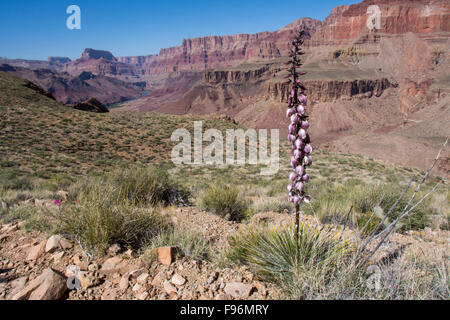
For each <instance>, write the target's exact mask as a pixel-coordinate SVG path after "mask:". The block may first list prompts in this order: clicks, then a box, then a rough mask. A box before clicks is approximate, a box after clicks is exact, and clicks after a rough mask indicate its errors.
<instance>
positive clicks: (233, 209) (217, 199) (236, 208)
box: [199, 185, 248, 221]
mask: <svg viewBox="0 0 450 320" xmlns="http://www.w3.org/2000/svg"><path fill="white" fill-rule="evenodd" d="M199 208H200V209H201V210H205V211H208V212H212V213H214V214H217V215H220V216H221V217H225V218H229V220H233V221H239V220H241V219H242V217H243V216H244V214H245V211H246V210H247V208H248V204H247V203H246V201H245V200H244V199H243V198H242V196H241V195H240V194H239V190H238V189H237V188H235V187H232V186H228V185H224V186H219V185H211V186H209V187H208V188H207V189H206V190H205V191H204V192H203V194H202V195H201V197H200V200H199Z"/></svg>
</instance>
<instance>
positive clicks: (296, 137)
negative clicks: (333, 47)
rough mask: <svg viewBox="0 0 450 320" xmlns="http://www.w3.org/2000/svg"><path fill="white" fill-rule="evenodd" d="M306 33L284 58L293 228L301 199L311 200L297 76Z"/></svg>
mask: <svg viewBox="0 0 450 320" xmlns="http://www.w3.org/2000/svg"><path fill="white" fill-rule="evenodd" d="M305 35H306V33H305V32H304V31H300V32H299V34H298V35H297V37H296V38H295V40H294V41H293V42H292V49H291V50H290V52H289V57H290V60H289V61H288V62H286V64H287V65H289V68H288V72H289V74H288V75H287V76H286V78H288V79H289V80H288V81H287V83H286V84H287V85H291V86H292V90H291V92H290V96H289V98H288V109H287V111H286V116H287V117H288V118H290V121H291V123H290V125H289V129H288V130H289V135H288V140H289V142H291V143H292V155H293V157H292V159H291V165H292V168H293V171H294V172H292V173H291V174H290V176H289V180H290V181H291V184H289V185H288V186H287V190H288V192H289V201H291V202H292V203H294V204H295V215H296V219H295V228H296V230H298V229H299V223H300V206H301V204H302V203H303V202H306V203H309V202H310V197H309V196H308V195H306V193H305V183H307V182H308V181H309V175H308V174H307V173H306V168H307V167H309V166H310V165H311V164H312V157H311V153H312V151H313V148H312V146H311V144H310V142H311V138H310V136H309V134H308V133H307V131H308V129H309V127H310V124H309V122H308V116H307V115H306V110H305V108H306V104H307V98H306V96H305V95H303V93H304V91H305V88H304V86H303V85H302V84H301V82H300V76H302V75H304V74H305V73H304V72H301V71H299V68H300V67H301V66H302V61H301V56H302V55H304V54H305V53H304V52H303V51H302V49H301V47H302V45H303V38H304V37H305ZM296 237H297V235H296Z"/></svg>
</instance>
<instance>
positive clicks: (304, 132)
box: [298, 129, 306, 139]
mask: <svg viewBox="0 0 450 320" xmlns="http://www.w3.org/2000/svg"><path fill="white" fill-rule="evenodd" d="M298 135H299V136H300V137H301V138H302V139H306V130H305V129H300V131H299V132H298Z"/></svg>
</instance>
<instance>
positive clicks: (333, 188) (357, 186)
mask: <svg viewBox="0 0 450 320" xmlns="http://www.w3.org/2000/svg"><path fill="white" fill-rule="evenodd" d="M401 193H402V190H401V188H400V187H397V186H393V185H391V184H385V185H372V184H365V183H363V182H362V181H361V182H358V181H356V180H352V181H349V182H346V183H344V184H340V185H333V184H326V185H324V186H323V187H322V188H319V189H317V190H316V192H315V194H313V202H312V204H311V205H310V206H306V207H304V210H305V213H307V214H311V215H315V216H317V217H318V218H319V219H320V221H321V222H322V223H335V224H349V225H350V226H353V227H359V228H362V227H364V226H366V224H367V222H368V221H369V219H370V222H369V224H368V225H367V226H366V228H365V232H366V233H369V232H372V231H374V228H376V226H377V225H378V224H379V223H380V222H381V219H382V217H383V216H384V214H386V213H387V212H388V211H389V209H390V208H391V207H392V205H393V204H394V203H395V202H396V201H397V199H398V198H399V197H400V195H401ZM411 195H412V191H410V192H409V193H408V194H407V195H406V196H405V197H404V198H403V199H402V200H401V201H400V202H399V204H398V205H397V206H396V208H395V209H394V210H393V211H392V212H391V213H390V215H389V217H388V220H387V221H393V220H394V219H396V218H397V217H398V216H399V215H400V214H401V213H402V210H403V209H404V208H405V206H406V204H407V203H408V201H409V199H410V198H411ZM418 198H419V199H420V197H418ZM381 199H382V201H381V202H380V200H381ZM351 208H353V209H352V211H351V212H350V216H347V215H348V213H349V211H350V209H351ZM429 211H430V210H429V209H428V201H424V202H423V203H422V204H421V205H419V206H418V207H417V208H416V209H415V210H414V211H413V212H412V213H411V214H410V215H409V216H407V217H406V218H405V219H403V220H402V223H401V226H400V228H399V231H407V230H419V229H423V228H425V227H426V226H427V221H428V215H429Z"/></svg>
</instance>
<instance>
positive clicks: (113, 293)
mask: <svg viewBox="0 0 450 320" xmlns="http://www.w3.org/2000/svg"><path fill="white" fill-rule="evenodd" d="M100 299H101V300H109V301H111V300H117V290H115V289H106V290H105V291H103V294H102V296H101V298H100Z"/></svg>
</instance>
